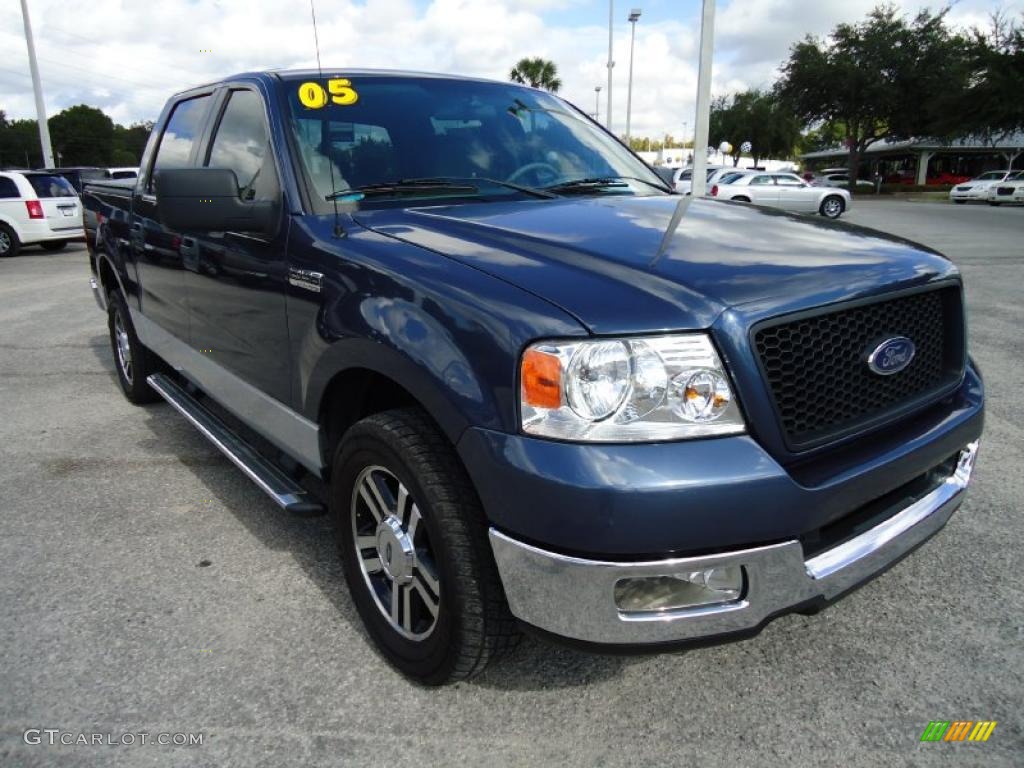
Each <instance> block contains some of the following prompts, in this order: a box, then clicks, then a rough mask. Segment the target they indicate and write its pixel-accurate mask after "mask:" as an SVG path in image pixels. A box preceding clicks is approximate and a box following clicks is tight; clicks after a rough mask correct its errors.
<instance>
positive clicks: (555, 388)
mask: <svg viewBox="0 0 1024 768" xmlns="http://www.w3.org/2000/svg"><path fill="white" fill-rule="evenodd" d="M520 383H521V387H522V391H523V402H524V403H526V404H527V405H532V406H533V407H534V408H559V407H561V405H562V362H561V361H560V360H559V359H558V358H557V357H556V356H555V355H549V354H548V353H547V352H541V351H539V350H536V349H528V350H527V351H526V354H525V355H523V368H522V373H521V381H520Z"/></svg>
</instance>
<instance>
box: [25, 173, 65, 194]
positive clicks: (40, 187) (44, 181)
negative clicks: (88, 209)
mask: <svg viewBox="0 0 1024 768" xmlns="http://www.w3.org/2000/svg"><path fill="white" fill-rule="evenodd" d="M25 179H26V181H28V183H29V184H31V185H32V189H34V190H35V193H36V195H37V196H38V197H40V198H44V197H77V196H78V193H77V192H75V188H74V187H73V186H71V182H70V181H68V180H67V179H65V178H64V177H63V176H50V175H49V174H43V173H26V174H25Z"/></svg>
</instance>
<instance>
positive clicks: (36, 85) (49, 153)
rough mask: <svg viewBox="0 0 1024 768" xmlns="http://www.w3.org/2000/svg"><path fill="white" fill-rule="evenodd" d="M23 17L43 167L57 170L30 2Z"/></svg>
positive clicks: (25, 3) (23, 7)
mask: <svg viewBox="0 0 1024 768" xmlns="http://www.w3.org/2000/svg"><path fill="white" fill-rule="evenodd" d="M21 17H22V19H24V21H25V42H26V43H27V44H28V68H29V69H30V70H32V90H33V91H35V94H36V120H37V121H38V123H39V143H40V145H41V146H42V149H43V167H44V168H55V167H56V166H55V165H54V164H53V150H52V149H50V126H49V124H48V123H47V122H46V106H45V105H44V104H43V84H42V82H41V81H40V80H39V64H37V63H36V46H35V43H34V42H32V24H31V23H29V20H28V0H21ZM26 165H27V163H26Z"/></svg>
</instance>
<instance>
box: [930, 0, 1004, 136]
mask: <svg viewBox="0 0 1024 768" xmlns="http://www.w3.org/2000/svg"><path fill="white" fill-rule="evenodd" d="M966 38H967V42H966V50H967V55H966V56H965V57H964V58H963V60H962V61H960V62H959V63H960V66H961V67H963V68H964V70H965V72H966V74H965V75H964V76H962V77H961V79H962V80H966V85H965V87H963V88H960V89H957V90H947V91H945V92H944V93H942V94H940V96H939V97H938V98H937V99H936V103H935V107H934V111H935V116H934V117H935V122H936V126H937V127H936V134H937V135H940V136H943V137H956V136H974V137H976V138H979V139H982V140H984V141H987V142H989V143H994V142H995V141H997V140H999V139H1001V138H1004V137H1006V136H1007V135H1009V134H1012V133H1015V132H1017V131H1024V99H1022V98H1021V95H1022V94H1024V21H1022V22H1015V21H1010V20H1008V19H1006V17H1005V16H1003V15H1002V14H1000V13H998V12H997V13H995V14H993V15H992V21H991V26H990V28H989V29H988V30H984V31H983V30H980V29H977V28H975V29H973V30H971V32H970V33H969V34H968V35H967V36H966Z"/></svg>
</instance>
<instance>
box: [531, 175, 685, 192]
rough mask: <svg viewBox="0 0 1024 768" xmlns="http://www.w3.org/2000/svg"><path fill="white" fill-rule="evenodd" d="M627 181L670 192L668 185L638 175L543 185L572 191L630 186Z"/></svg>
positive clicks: (600, 177)
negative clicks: (664, 185)
mask: <svg viewBox="0 0 1024 768" xmlns="http://www.w3.org/2000/svg"><path fill="white" fill-rule="evenodd" d="M627 181H639V182H640V183H641V184H646V185H647V186H649V187H654V188H655V189H660V190H661V191H662V192H668V191H669V190H668V189H667V188H666V187H663V186H662V185H661V184H657V183H655V182H653V181H648V180H647V179H641V178H638V177H636V176H592V177H587V178H583V179H570V180H569V181H562V182H559V183H558V184H552V185H551V186H549V187H542V189H544V190H545V191H548V192H571V191H575V190H587V189H599V188H608V187H628V186H629V184H627V183H626V182H627Z"/></svg>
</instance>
